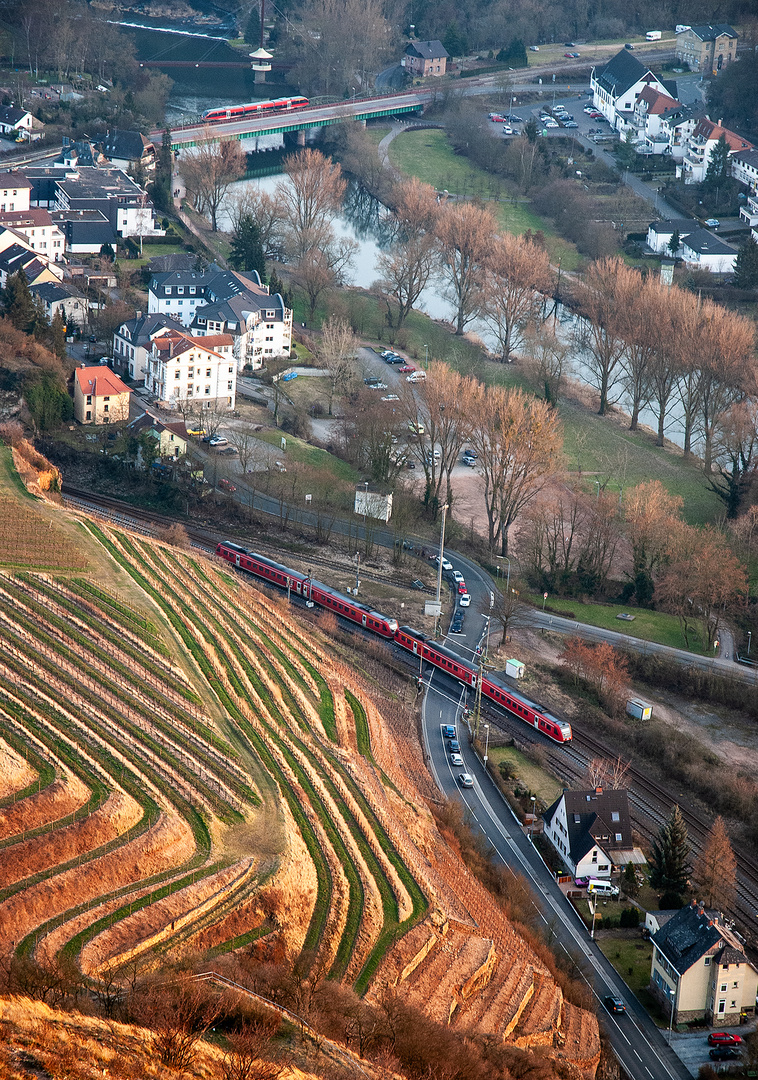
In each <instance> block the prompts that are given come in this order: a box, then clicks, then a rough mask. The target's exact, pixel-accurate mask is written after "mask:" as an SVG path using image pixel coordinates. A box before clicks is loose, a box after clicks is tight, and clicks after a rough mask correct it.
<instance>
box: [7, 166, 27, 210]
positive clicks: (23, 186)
mask: <svg viewBox="0 0 758 1080" xmlns="http://www.w3.org/2000/svg"><path fill="white" fill-rule="evenodd" d="M31 193H32V185H31V182H30V181H29V180H27V178H26V177H25V176H24V174H23V173H20V172H16V171H15V170H13V169H11V170H10V171H9V172H4V173H0V213H3V214H4V213H6V212H10V213H13V212H14V211H16V210H28V209H29V206H30V205H31Z"/></svg>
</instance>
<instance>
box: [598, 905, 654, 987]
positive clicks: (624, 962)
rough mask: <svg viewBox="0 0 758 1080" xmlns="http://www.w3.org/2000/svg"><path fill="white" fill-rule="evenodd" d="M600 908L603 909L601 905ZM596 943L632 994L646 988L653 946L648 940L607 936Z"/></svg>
mask: <svg viewBox="0 0 758 1080" xmlns="http://www.w3.org/2000/svg"><path fill="white" fill-rule="evenodd" d="M609 906H610V905H609ZM614 906H616V907H618V906H623V905H614ZM600 910H603V908H602V905H601V906H600ZM598 944H599V946H600V948H601V949H602V951H603V954H604V956H605V957H606V958H607V959H608V960H610V962H611V963H612V964H613V966H614V967H615V969H616V971H617V972H618V973H619V975H620V976H621V978H622V979H623V980H624V982H625V983H626V985H627V986H628V987H629V989H630V990H631V991H632V993H633V994H635V995H639V994H640V992H641V991H643V990H645V989H646V987H647V985H648V983H649V982H650V962H651V959H652V956H653V946H652V944H651V943H650V942H649V941H641V940H639V939H634V938H633V939H632V940H631V941H630V940H628V939H626V938H611V937H608V938H602V939H601V940H600V941H599V942H598Z"/></svg>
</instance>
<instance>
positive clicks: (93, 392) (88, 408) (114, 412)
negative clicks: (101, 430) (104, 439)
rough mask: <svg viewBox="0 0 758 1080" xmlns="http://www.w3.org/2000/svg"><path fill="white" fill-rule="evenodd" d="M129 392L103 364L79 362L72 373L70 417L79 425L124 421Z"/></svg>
mask: <svg viewBox="0 0 758 1080" xmlns="http://www.w3.org/2000/svg"><path fill="white" fill-rule="evenodd" d="M131 392H132V391H131V390H130V389H129V387H128V386H127V385H126V383H125V382H122V381H121V379H119V377H118V375H116V373H115V372H114V371H111V369H110V368H109V367H108V366H107V365H106V364H96V365H94V366H92V367H86V366H85V365H84V364H82V366H81V367H78V368H77V369H76V371H75V372H74V419H75V420H77V421H78V422H79V423H80V424H118V423H125V422H126V421H127V420H128V419H129V395H130V394H131Z"/></svg>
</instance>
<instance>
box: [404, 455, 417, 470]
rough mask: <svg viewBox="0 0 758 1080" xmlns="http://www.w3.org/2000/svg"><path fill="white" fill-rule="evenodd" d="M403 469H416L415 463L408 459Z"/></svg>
mask: <svg viewBox="0 0 758 1080" xmlns="http://www.w3.org/2000/svg"><path fill="white" fill-rule="evenodd" d="M405 467H406V469H415V468H416V462H415V461H411V459H410V458H408V460H407V461H406V463H405Z"/></svg>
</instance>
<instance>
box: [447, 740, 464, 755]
mask: <svg viewBox="0 0 758 1080" xmlns="http://www.w3.org/2000/svg"><path fill="white" fill-rule="evenodd" d="M447 748H448V750H449V751H450V753H451V754H458V753H460V749H461V744H460V743H459V742H458V740H457V739H451V740H450V742H449V743H448V744H447Z"/></svg>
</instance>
